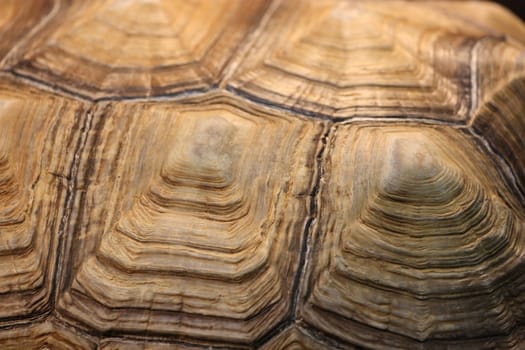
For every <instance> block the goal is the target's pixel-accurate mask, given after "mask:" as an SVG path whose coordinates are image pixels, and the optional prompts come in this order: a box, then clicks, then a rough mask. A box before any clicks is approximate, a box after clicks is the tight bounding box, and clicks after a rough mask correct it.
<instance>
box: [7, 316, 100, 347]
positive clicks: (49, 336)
mask: <svg viewBox="0 0 525 350" xmlns="http://www.w3.org/2000/svg"><path fill="white" fill-rule="evenodd" d="M0 347H1V348H2V349H3V350H20V349H28V350H32V349H43V350H45V349H53V350H54V349H60V350H95V349H97V344H96V342H95V341H93V340H91V339H89V337H86V336H80V335H78V333H77V331H76V330H74V329H69V328H65V327H63V326H60V325H57V324H56V323H54V322H52V321H45V322H42V323H36V324H31V325H29V326H25V327H20V328H13V329H7V330H5V329H4V330H0Z"/></svg>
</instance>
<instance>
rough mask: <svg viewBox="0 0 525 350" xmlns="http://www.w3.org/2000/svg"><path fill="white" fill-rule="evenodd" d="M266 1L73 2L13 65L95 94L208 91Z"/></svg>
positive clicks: (27, 73) (20, 70) (24, 72)
mask: <svg viewBox="0 0 525 350" xmlns="http://www.w3.org/2000/svg"><path fill="white" fill-rule="evenodd" d="M267 4H268V1H266V0H255V1H242V0H217V1H185V0H176V1H173V0H139V1H129V0H95V1H88V2H86V1H74V2H73V3H72V4H63V6H62V8H61V10H60V12H59V13H57V14H56V15H55V16H54V18H53V20H52V21H50V22H49V23H48V24H47V25H46V26H45V28H43V30H42V31H41V32H40V33H39V34H38V36H37V37H35V38H33V39H32V40H31V42H30V43H29V44H28V45H27V46H26V47H25V48H24V49H23V50H21V52H20V55H18V56H17V57H13V58H12V59H11V65H12V66H13V69H14V71H15V72H17V73H18V74H21V75H25V76H29V77H32V78H34V79H37V80H40V81H44V82H46V83H47V84H53V85H55V86H59V87H61V88H62V89H65V90H68V91H73V92H75V93H78V94H80V95H83V96H87V97H90V98H99V97H104V96H117V97H122V96H152V95H165V94H176V93H178V92H186V93H187V92H189V91H195V90H206V89H208V88H210V87H211V86H213V85H215V84H217V82H218V80H219V77H220V76H221V74H222V72H223V69H224V68H225V66H226V64H227V62H228V61H229V60H230V59H231V57H232V55H234V53H235V51H236V49H237V47H238V46H239V45H241V43H242V41H243V40H244V39H245V37H246V35H247V34H248V33H249V32H250V30H251V29H252V26H253V25H255V24H257V22H258V20H259V17H260V16H261V15H262V14H263V13H264V10H265V8H266V7H267ZM139 14H140V15H139Z"/></svg>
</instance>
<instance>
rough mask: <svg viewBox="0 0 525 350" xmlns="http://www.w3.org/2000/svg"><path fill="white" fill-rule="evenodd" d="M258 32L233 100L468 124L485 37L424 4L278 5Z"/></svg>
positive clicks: (337, 1)
mask: <svg viewBox="0 0 525 350" xmlns="http://www.w3.org/2000/svg"><path fill="white" fill-rule="evenodd" d="M479 6H482V5H481V4H480V5H479ZM429 11H433V14H432V16H429V15H428V12H429ZM263 31H264V35H261V36H260V37H259V38H258V41H257V43H256V44H255V45H254V49H253V50H251V51H250V52H249V54H248V55H247V57H246V59H245V60H243V62H242V63H241V65H240V67H239V69H238V70H237V71H236V73H235V75H234V76H233V77H232V78H231V81H230V82H229V88H230V89H231V90H233V91H235V92H237V93H239V94H242V95H246V96H248V97H250V98H254V99H257V100H263V101H269V102H271V103H277V104H279V105H281V106H284V107H286V108H291V109H294V110H297V111H299V112H302V113H307V114H322V115H325V116H328V117H335V118H347V117H355V116H367V117H378V116H386V117H402V118H406V117H407V116H415V117H420V118H425V119H439V120H447V121H454V122H457V121H464V120H465V119H466V117H467V116H468V112H469V108H470V105H471V96H470V86H469V85H470V70H471V68H470V65H471V59H472V57H471V50H472V47H473V46H474V44H475V43H476V40H477V39H479V38H482V37H485V36H487V33H486V32H485V31H484V30H482V27H481V26H477V25H473V24H469V23H467V22H466V21H465V20H464V19H458V18H457V17H454V16H450V15H449V14H447V13H443V12H441V11H440V9H439V8H432V5H430V4H429V3H428V2H405V1H402V2H399V1H390V0H388V1H344V0H330V1H315V0H310V1H295V0H292V1H283V2H282V3H281V5H280V7H279V8H278V9H277V10H276V11H275V13H274V14H273V15H272V17H271V19H270V20H269V21H268V24H267V25H266V26H265V27H264V30H263ZM451 52H454V54H451Z"/></svg>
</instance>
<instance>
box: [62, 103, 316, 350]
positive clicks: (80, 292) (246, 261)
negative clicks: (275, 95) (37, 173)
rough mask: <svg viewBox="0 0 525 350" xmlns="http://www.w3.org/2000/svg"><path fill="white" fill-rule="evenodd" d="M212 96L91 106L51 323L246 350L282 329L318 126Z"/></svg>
mask: <svg viewBox="0 0 525 350" xmlns="http://www.w3.org/2000/svg"><path fill="white" fill-rule="evenodd" d="M261 108H262V107H255V106H252V105H250V104H249V103H247V102H244V101H241V100H234V99H232V98H230V97H221V96H219V95H215V96H207V97H201V98H195V99H193V100H185V102H184V103H179V104H178V103H174V102H171V103H163V102H154V103H126V102H120V103H116V104H101V105H99V109H98V110H97V112H96V113H95V115H94V118H93V120H92V129H91V131H90V134H89V136H88V141H87V145H86V147H85V151H84V153H83V154H82V157H81V162H80V170H79V179H78V181H79V187H80V188H85V192H83V193H80V194H79V196H78V199H77V202H76V203H75V204H74V208H73V217H75V218H76V219H74V221H75V222H74V224H73V226H74V227H73V229H74V232H71V235H72V237H73V242H72V243H73V244H72V246H71V249H70V251H69V258H67V261H66V265H65V266H68V267H70V268H71V271H68V273H66V274H65V280H64V281H63V286H62V295H61V296H60V300H59V303H58V309H59V312H60V313H61V314H63V315H65V316H66V317H68V318H69V319H74V320H77V321H80V323H82V324H84V325H87V326H88V327H89V328H92V329H95V330H98V331H102V332H104V331H111V332H112V333H111V334H118V333H126V332H128V331H129V332H133V333H147V334H174V335H178V336H183V337H186V336H188V337H195V338H199V339H212V340H218V341H225V342H230V341H231V342H232V343H233V342H242V343H249V342H251V341H253V340H255V339H256V338H257V337H259V336H260V335H262V334H263V333H265V332H266V331H268V330H269V329H270V328H271V327H272V326H274V325H276V324H277V323H278V322H279V321H281V320H283V319H284V318H285V317H286V316H287V315H288V314H289V309H290V299H291V293H292V285H293V279H294V274H295V272H296V270H297V266H298V258H299V254H300V249H301V239H302V236H303V231H304V227H305V224H306V221H307V216H308V215H307V214H308V213H307V209H308V207H309V200H310V196H309V194H310V191H311V187H313V185H312V181H313V180H312V177H313V176H314V174H315V162H314V160H315V158H316V157H315V156H316V152H317V147H318V143H320V142H318V141H319V138H320V134H321V133H322V131H323V129H324V127H325V126H324V124H322V123H319V122H313V121H309V120H306V119H301V118H297V117H293V116H289V115H286V114H280V115H275V114H274V112H270V111H271V110H270V109H267V110H265V109H261Z"/></svg>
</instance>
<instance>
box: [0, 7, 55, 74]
mask: <svg viewBox="0 0 525 350" xmlns="http://www.w3.org/2000/svg"><path fill="white" fill-rule="evenodd" d="M56 3H57V2H56V1H53V0H27V1H24V4H23V6H21V5H20V1H18V0H3V1H2V8H1V9H2V10H1V11H0V36H1V37H2V41H1V42H0V62H2V60H3V59H4V58H5V56H6V55H7V53H8V52H9V51H11V50H12V49H13V48H16V46H17V45H18V44H19V43H20V40H21V39H22V37H23V36H24V35H27V34H28V33H29V32H31V30H33V29H34V28H38V26H39V24H40V23H41V22H42V21H43V20H45V19H46V17H47V16H48V15H50V14H52V11H53V9H54V8H55V6H56V5H57V4H56ZM2 66H3V65H2V64H0V68H2Z"/></svg>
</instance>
